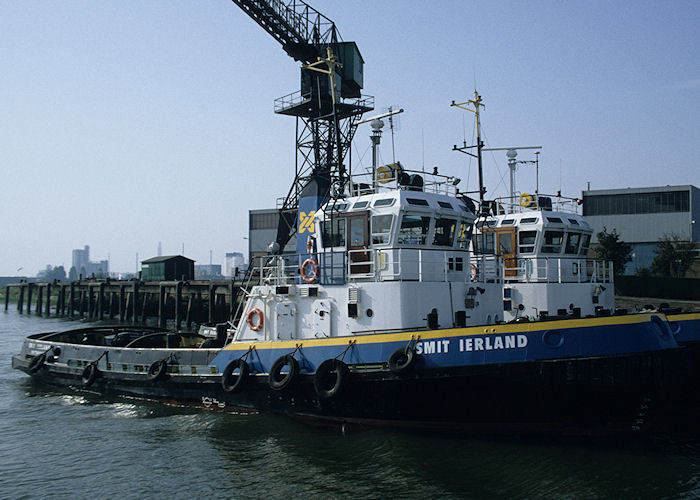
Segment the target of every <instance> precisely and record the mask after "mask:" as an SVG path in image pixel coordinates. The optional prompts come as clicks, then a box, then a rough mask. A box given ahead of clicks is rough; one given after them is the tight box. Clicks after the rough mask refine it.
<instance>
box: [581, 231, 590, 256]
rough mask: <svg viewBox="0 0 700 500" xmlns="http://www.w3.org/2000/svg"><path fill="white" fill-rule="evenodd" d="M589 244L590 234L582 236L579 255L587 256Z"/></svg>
mask: <svg viewBox="0 0 700 500" xmlns="http://www.w3.org/2000/svg"><path fill="white" fill-rule="evenodd" d="M590 244H591V235H590V234H584V235H583V238H581V250H580V252H579V255H586V254H588V247H589V245H590Z"/></svg>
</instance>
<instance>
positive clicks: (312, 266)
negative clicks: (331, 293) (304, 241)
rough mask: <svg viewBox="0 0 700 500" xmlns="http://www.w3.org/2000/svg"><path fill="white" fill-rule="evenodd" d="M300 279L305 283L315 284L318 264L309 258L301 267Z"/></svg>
mask: <svg viewBox="0 0 700 500" xmlns="http://www.w3.org/2000/svg"><path fill="white" fill-rule="evenodd" d="M301 277H302V279H303V280H304V281H306V282H307V283H315V282H316V280H318V262H316V259H314V258H312V257H309V258H308V259H306V260H305V261H304V262H303V263H302V265H301Z"/></svg>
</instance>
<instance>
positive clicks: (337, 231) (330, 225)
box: [321, 219, 345, 248]
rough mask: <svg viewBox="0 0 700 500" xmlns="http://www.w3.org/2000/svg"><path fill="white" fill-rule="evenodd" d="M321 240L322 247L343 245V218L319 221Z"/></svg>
mask: <svg viewBox="0 0 700 500" xmlns="http://www.w3.org/2000/svg"><path fill="white" fill-rule="evenodd" d="M321 242H322V243H323V248H330V247H344V246H345V219H333V220H329V221H324V222H321Z"/></svg>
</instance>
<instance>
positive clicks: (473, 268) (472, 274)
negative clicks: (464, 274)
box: [469, 264, 479, 281]
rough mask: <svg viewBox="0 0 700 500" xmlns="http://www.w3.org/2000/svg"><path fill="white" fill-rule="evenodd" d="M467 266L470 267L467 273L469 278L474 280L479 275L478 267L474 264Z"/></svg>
mask: <svg viewBox="0 0 700 500" xmlns="http://www.w3.org/2000/svg"><path fill="white" fill-rule="evenodd" d="M469 268H470V269H471V272H470V273H469V280H470V281H476V279H477V278H478V277H479V268H478V267H476V264H469Z"/></svg>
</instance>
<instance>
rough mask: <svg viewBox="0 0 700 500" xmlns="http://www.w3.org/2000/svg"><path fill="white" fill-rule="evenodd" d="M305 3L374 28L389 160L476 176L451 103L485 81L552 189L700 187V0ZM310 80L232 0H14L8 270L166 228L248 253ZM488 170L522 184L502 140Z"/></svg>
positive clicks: (1, 191)
mask: <svg viewBox="0 0 700 500" xmlns="http://www.w3.org/2000/svg"><path fill="white" fill-rule="evenodd" d="M309 3H310V4H311V5H312V6H313V7H314V8H316V9H318V10H319V11H321V12H322V13H323V14H324V15H326V16H327V17H328V18H330V19H332V20H333V21H334V22H335V23H336V26H337V28H338V30H339V31H340V34H341V36H342V37H343V39H344V40H345V41H355V42H356V43H357V45H358V47H359V49H360V52H361V53H362V56H363V58H364V60H365V71H364V90H363V93H365V94H368V95H373V96H374V97H375V112H374V113H373V114H378V113H381V112H384V111H386V109H388V107H389V106H392V107H401V108H403V109H404V110H405V112H404V113H403V114H402V115H401V116H400V118H399V120H398V121H399V123H398V126H397V129H396V130H395V133H394V151H393V152H392V148H391V142H392V141H391V137H390V134H389V131H385V134H384V140H383V142H382V147H381V152H380V153H381V161H382V162H390V161H392V157H393V156H394V155H395V157H396V159H397V160H399V161H401V163H402V164H403V165H404V166H405V167H406V168H409V169H416V170H420V169H421V168H422V167H423V166H425V168H426V169H431V168H432V167H434V166H438V167H439V171H440V173H445V174H449V175H455V176H457V177H460V178H461V179H462V184H460V188H461V189H462V190H468V189H472V190H475V189H477V179H478V174H477V170H476V164H475V162H474V161H470V160H469V158H468V157H467V156H466V155H461V154H459V153H455V152H453V151H452V146H453V145H454V144H458V145H461V144H463V142H464V141H465V140H466V141H467V143H471V141H472V140H473V137H474V124H473V115H472V114H471V113H468V112H466V111H462V110H459V109H457V108H451V107H450V103H451V102H452V101H453V100H455V101H458V102H460V101H465V100H467V99H470V98H471V97H472V95H473V92H474V89H475V88H476V89H477V90H478V92H479V94H480V95H481V96H482V98H483V99H484V103H485V105H486V107H485V109H484V110H483V111H482V126H483V137H482V139H484V141H485V143H486V147H492V148H496V147H512V146H534V145H538V146H539V145H541V146H542V147H543V149H542V152H541V154H540V165H539V171H540V178H539V184H540V192H543V193H555V192H556V191H557V190H559V189H561V190H562V193H563V194H565V195H567V194H568V195H570V196H573V197H576V196H580V193H581V191H582V190H585V189H586V188H587V186H588V183H590V187H591V189H609V188H623V187H641V186H658V185H685V184H693V185H695V186H700V168H699V167H700V160H699V158H700V126H699V125H700V35H699V33H700V32H699V31H698V26H700V2H698V1H697V0H691V1H682V0H677V1H653V2H650V1H624V2H623V1H613V2H610V1H598V0H590V1H586V2H573V1H554V0H552V1H539V0H534V1H528V2H522V1H499V0H491V1H469V0H460V1H457V0H433V1H431V2H419V1H415V0H402V1H398V0H391V1H390V0H387V1H383V2H369V1H362V0H325V1H321V0H310V1H309ZM298 89H299V64H298V63H296V62H294V61H293V60H292V59H291V58H290V57H288V56H287V55H286V54H285V53H284V51H283V50H282V48H281V46H279V45H278V43H277V42H276V41H275V40H274V39H273V38H272V37H271V36H270V35H268V34H267V33H266V32H265V31H264V30H263V29H262V28H260V27H259V26H258V25H257V24H256V23H255V22H254V21H253V20H252V19H250V18H249V17H248V16H247V15H245V14H244V12H243V11H242V10H241V9H240V8H238V7H237V6H236V5H235V4H234V3H233V2H231V1H228V0H210V1H208V2H190V1H185V0H168V1H166V0H150V1H148V2H122V1H117V0H101V1H99V2H94V1H87V0H72V1H64V2H57V1H55V0H52V1H49V0H34V1H32V2H17V1H11V0H0V168H1V172H2V175H1V177H0V179H1V188H0V243H1V244H0V276H16V275H26V276H32V275H34V274H35V273H36V272H37V271H39V270H40V269H43V268H45V267H46V265H47V264H48V265H52V266H58V265H63V266H64V267H65V268H66V270H68V268H70V265H71V251H72V250H73V249H74V248H82V247H83V246H84V245H90V249H91V259H92V260H105V259H109V261H110V270H111V271H113V272H134V271H135V270H136V268H137V255H138V260H144V259H147V258H150V257H153V256H155V255H156V254H157V248H158V243H159V242H161V244H162V249H163V254H164V255H169V254H179V253H182V250H183V248H184V253H185V255H186V256H188V257H190V258H192V259H195V260H196V261H197V263H199V264H208V263H209V260H210V252H211V255H212V258H213V263H214V264H223V260H224V254H225V253H226V252H232V251H240V252H244V253H246V254H247V249H248V240H246V239H244V238H245V237H246V235H247V232H248V210H250V209H260V208H274V207H275V203H276V200H277V198H280V197H283V196H284V195H286V193H287V191H288V189H289V186H290V184H291V182H292V180H293V173H294V155H295V151H294V139H295V120H294V119H293V118H291V117H287V116H280V115H275V114H274V112H273V101H274V100H275V99H276V98H278V97H281V96H283V95H286V94H289V93H292V92H295V91H297V90H298ZM371 115H372V114H370V115H368V116H371ZM369 135H370V129H369V126H368V125H361V126H360V127H359V128H358V130H357V133H356V136H355V141H354V144H353V149H352V161H353V167H352V168H353V170H355V171H357V170H358V169H359V170H363V169H366V168H368V167H369V166H370V165H371V152H370V150H369V145H370V141H369ZM533 158H534V157H533V155H532V153H531V152H528V151H521V152H520V154H519V157H518V159H520V160H529V159H533ZM484 178H485V184H486V188H487V190H488V192H487V196H490V197H493V196H505V195H507V193H508V169H507V163H506V157H505V152H487V153H485V157H484ZM534 184H535V175H534V171H533V169H532V167H529V166H525V165H524V166H521V167H519V169H518V177H517V188H518V190H521V191H527V190H534Z"/></svg>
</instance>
